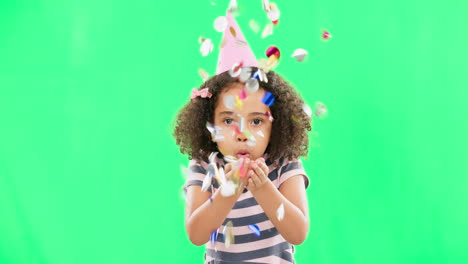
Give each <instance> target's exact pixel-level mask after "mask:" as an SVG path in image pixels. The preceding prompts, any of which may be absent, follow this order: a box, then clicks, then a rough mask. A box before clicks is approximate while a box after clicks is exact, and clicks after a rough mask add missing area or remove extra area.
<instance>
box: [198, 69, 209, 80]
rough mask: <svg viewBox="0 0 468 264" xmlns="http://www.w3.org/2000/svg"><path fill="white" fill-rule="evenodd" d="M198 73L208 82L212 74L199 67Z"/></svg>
mask: <svg viewBox="0 0 468 264" xmlns="http://www.w3.org/2000/svg"><path fill="white" fill-rule="evenodd" d="M198 74H200V76H201V77H202V79H203V81H204V82H206V81H207V80H208V79H209V78H210V76H209V75H208V73H207V72H206V71H205V70H204V69H198Z"/></svg>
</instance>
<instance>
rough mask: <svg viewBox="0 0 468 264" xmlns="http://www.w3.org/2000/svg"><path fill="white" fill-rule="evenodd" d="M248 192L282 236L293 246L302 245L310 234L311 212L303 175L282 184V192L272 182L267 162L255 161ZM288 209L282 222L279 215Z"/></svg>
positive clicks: (293, 177) (250, 174) (250, 173)
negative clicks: (269, 177)
mask: <svg viewBox="0 0 468 264" xmlns="http://www.w3.org/2000/svg"><path fill="white" fill-rule="evenodd" d="M248 175H249V178H250V179H249V181H248V185H247V189H249V190H250V191H251V192H252V195H253V196H254V197H255V200H257V203H258V204H259V205H260V206H261V207H262V209H263V211H264V212H265V214H266V215H267V216H268V218H269V219H270V221H271V222H272V223H273V225H274V226H275V227H276V229H277V230H278V232H280V234H281V235H282V236H283V237H284V239H286V240H287V241H288V242H289V243H291V244H294V245H299V244H301V243H302V242H304V240H305V239H306V237H307V233H308V232H309V209H308V205H307V196H306V193H305V182H304V177H303V176H302V175H295V176H292V177H291V178H289V179H287V180H286V181H285V182H283V184H281V186H280V188H279V190H278V189H277V188H276V186H275V185H274V184H273V183H272V182H271V181H270V179H268V176H267V175H268V167H267V166H266V164H265V161H264V160H263V159H260V160H257V161H255V163H253V165H252V171H250V172H249V174H248ZM281 204H283V206H284V218H283V219H282V220H281V221H280V220H279V219H278V217H277V211H278V208H279V207H280V205H281Z"/></svg>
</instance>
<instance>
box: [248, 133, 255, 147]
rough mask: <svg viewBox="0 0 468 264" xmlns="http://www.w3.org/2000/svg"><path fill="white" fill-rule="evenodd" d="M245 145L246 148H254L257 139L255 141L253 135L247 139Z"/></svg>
mask: <svg viewBox="0 0 468 264" xmlns="http://www.w3.org/2000/svg"><path fill="white" fill-rule="evenodd" d="M246 144H247V146H249V147H253V146H255V145H256V144H257V139H256V138H255V137H254V136H253V135H251V136H250V137H249V140H247V143H246Z"/></svg>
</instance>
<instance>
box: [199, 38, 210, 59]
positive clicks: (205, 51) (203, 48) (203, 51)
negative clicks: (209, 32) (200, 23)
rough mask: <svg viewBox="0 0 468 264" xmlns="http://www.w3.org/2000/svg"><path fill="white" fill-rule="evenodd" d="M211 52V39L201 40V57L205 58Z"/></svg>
mask: <svg viewBox="0 0 468 264" xmlns="http://www.w3.org/2000/svg"><path fill="white" fill-rule="evenodd" d="M211 51H213V43H211V39H205V40H203V43H202V45H201V47H200V52H201V54H202V56H204V57H205V56H207V55H208V54H210V52H211Z"/></svg>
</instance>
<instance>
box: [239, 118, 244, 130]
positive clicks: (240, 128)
mask: <svg viewBox="0 0 468 264" xmlns="http://www.w3.org/2000/svg"><path fill="white" fill-rule="evenodd" d="M244 127H245V118H243V117H241V118H240V120H239V131H240V132H244Z"/></svg>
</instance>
